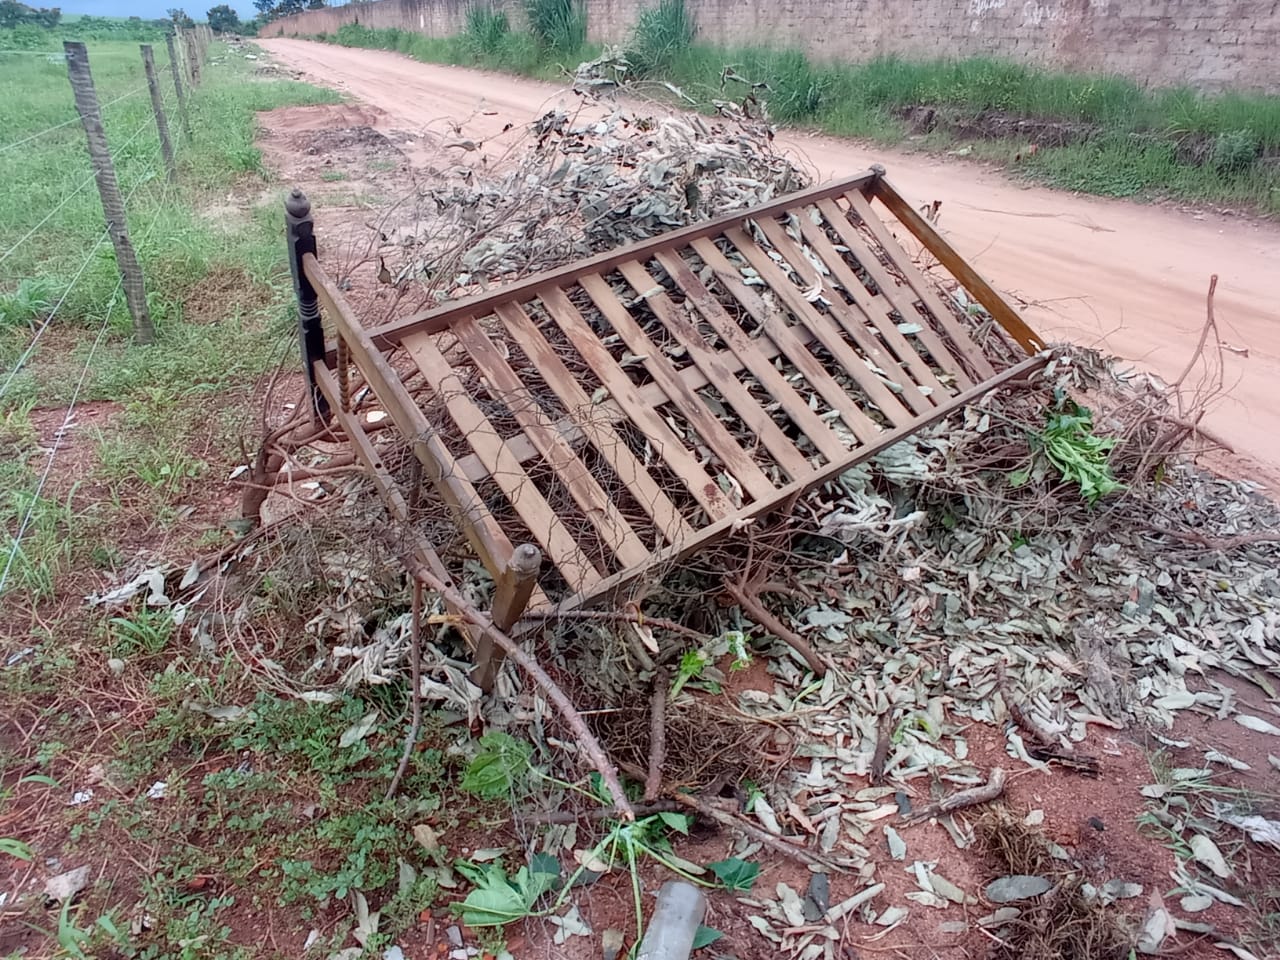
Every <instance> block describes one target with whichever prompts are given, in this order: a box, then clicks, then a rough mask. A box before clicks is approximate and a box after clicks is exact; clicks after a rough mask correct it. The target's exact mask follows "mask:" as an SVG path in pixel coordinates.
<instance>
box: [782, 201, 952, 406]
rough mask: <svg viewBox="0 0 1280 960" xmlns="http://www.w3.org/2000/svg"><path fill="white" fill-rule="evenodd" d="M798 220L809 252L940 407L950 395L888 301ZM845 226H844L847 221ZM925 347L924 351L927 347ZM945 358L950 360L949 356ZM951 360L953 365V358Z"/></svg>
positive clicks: (814, 228) (812, 226) (816, 230)
mask: <svg viewBox="0 0 1280 960" xmlns="http://www.w3.org/2000/svg"><path fill="white" fill-rule="evenodd" d="M815 209H816V208H815ZM797 219H798V220H799V221H800V232H801V234H802V235H803V236H804V238H805V239H806V240H808V241H809V246H810V248H811V249H812V250H813V252H814V253H815V254H816V255H817V256H818V257H819V258H820V259H821V260H822V262H823V263H825V264H826V265H827V268H828V269H829V270H830V271H831V272H832V273H833V274H834V275H835V277H836V279H837V280H839V281H840V286H841V287H843V288H844V290H845V292H846V293H847V294H848V295H849V296H850V297H852V298H853V301H854V303H856V304H857V305H858V308H859V309H860V310H861V311H862V312H863V314H864V315H865V316H866V318H867V321H868V322H869V323H870V324H871V325H872V326H873V327H875V329H876V330H878V331H879V333H880V339H881V340H883V341H884V343H885V345H886V346H888V347H889V349H890V350H892V351H893V353H894V354H895V355H896V356H897V358H898V362H899V363H902V364H905V365H906V367H907V368H908V369H909V370H910V371H911V375H912V376H913V377H914V378H915V381H916V383H918V384H920V385H921V386H922V387H928V388H929V393H928V395H927V399H928V400H930V401H931V405H934V406H936V405H937V404H939V403H942V401H943V400H945V399H946V398H947V397H948V396H949V395H950V394H951V393H952V391H951V390H949V389H948V388H947V387H945V386H944V385H943V384H942V381H940V380H939V379H938V377H937V375H936V374H935V373H934V372H933V368H932V367H930V366H929V363H928V361H926V360H925V358H924V357H922V356H920V354H919V352H918V351H917V350H916V349H915V347H914V346H913V345H912V344H911V342H910V341H909V340H908V339H907V337H906V335H905V334H903V333H902V331H900V330H899V329H898V325H897V324H896V323H894V322H893V318H892V317H890V316H889V311H888V309H886V306H887V304H888V301H887V300H885V298H884V297H873V296H872V295H871V291H869V290H868V289H867V288H866V287H865V286H863V285H862V281H861V280H860V279H859V278H858V275H857V274H856V273H854V272H853V268H852V267H851V266H849V262H848V261H847V260H845V258H844V257H843V256H841V254H840V251H839V250H837V249H836V247H835V244H834V243H832V242H831V238H830V237H828V236H827V233H826V231H825V230H823V229H822V227H820V226H818V225H817V224H816V223H814V222H813V221H812V220H810V219H809V217H807V216H805V215H804V214H801V215H800V216H799V217H798V218H797ZM841 219H843V218H841ZM845 222H846V223H847V222H848V221H845ZM922 342H923V341H922ZM925 346H926V347H927V344H926V345H925ZM948 356H949V357H950V354H948ZM951 359H952V362H953V363H954V362H955V361H954V358H951ZM939 366H940V367H942V369H943V370H946V369H947V367H946V365H945V364H941V363H940V364H939Z"/></svg>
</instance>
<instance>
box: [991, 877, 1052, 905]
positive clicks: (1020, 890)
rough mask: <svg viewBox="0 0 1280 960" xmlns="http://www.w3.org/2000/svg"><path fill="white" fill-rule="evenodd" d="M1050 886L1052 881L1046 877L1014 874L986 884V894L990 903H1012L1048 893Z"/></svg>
mask: <svg viewBox="0 0 1280 960" xmlns="http://www.w3.org/2000/svg"><path fill="white" fill-rule="evenodd" d="M1052 886H1053V881H1051V880H1049V879H1048V878H1047V877H1036V876H1031V875H1028V874H1014V875H1012V876H1008V877H1000V878H999V879H998V880H993V881H991V883H989V884H987V888H986V895H987V899H988V900H990V901H991V902H992V903H1013V902H1015V901H1018V900H1030V899H1031V898H1032V897H1039V896H1041V895H1043V894H1045V893H1048V892H1049V889H1050V888H1051V887H1052Z"/></svg>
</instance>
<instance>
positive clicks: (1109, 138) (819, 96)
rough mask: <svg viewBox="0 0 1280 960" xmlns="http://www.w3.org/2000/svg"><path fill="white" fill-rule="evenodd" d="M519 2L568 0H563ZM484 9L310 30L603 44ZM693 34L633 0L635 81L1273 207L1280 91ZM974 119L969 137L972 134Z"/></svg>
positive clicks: (1066, 184)
mask: <svg viewBox="0 0 1280 960" xmlns="http://www.w3.org/2000/svg"><path fill="white" fill-rule="evenodd" d="M530 6H531V8H532V7H538V8H539V9H541V7H543V6H546V7H548V8H552V7H554V8H555V10H556V11H559V12H560V13H561V14H563V12H564V10H568V9H571V5H570V3H569V0H531V3H530ZM550 12H551V11H549V13H548V19H550ZM495 16H497V15H488V14H486V15H484V16H481V15H478V14H477V15H473V16H472V18H471V19H469V21H468V28H467V31H466V32H465V33H464V34H462V35H460V36H457V37H424V36H421V35H419V34H415V33H412V32H409V31H403V30H373V29H370V28H367V27H362V26H358V25H349V26H344V27H342V28H341V29H340V30H339V31H338V32H337V33H336V34H334V35H333V36H321V37H319V38H317V39H321V40H327V41H330V42H335V43H339V44H343V45H345V46H355V47H366V48H372V49H382V50H394V51H397V52H400V53H404V54H407V55H409V56H412V57H414V58H416V59H418V60H423V61H427V62H433V63H447V64H455V65H468V66H479V67H483V68H487V69H492V70H500V71H504V72H508V73H515V74H520V75H524V76H529V77H535V78H539V79H553V78H557V77H563V76H565V75H566V73H572V70H573V67H574V66H575V65H576V64H577V63H578V62H580V61H583V60H589V59H593V58H594V57H596V56H598V55H599V54H600V46H599V45H598V44H596V45H593V44H589V43H582V44H579V45H577V46H574V45H572V44H571V43H569V42H567V41H565V40H560V41H558V42H551V41H548V40H547V39H545V38H544V37H542V36H540V34H539V33H538V32H536V31H530V32H522V31H516V30H512V29H510V28H509V25H508V28H507V29H503V30H498V29H496V27H495V23H494V19H493V18H494V17H495ZM504 22H505V21H504ZM534 22H536V23H541V22H542V21H541V20H539V21H534ZM538 29H539V30H543V28H541V27H539V28H538ZM696 31H697V25H696V23H695V22H693V20H692V18H691V16H690V14H689V13H688V11H687V9H686V8H685V5H684V4H683V2H681V0H659V2H658V3H657V4H656V5H653V6H649V7H646V8H645V9H644V10H642V11H641V12H640V15H639V19H638V22H637V25H636V27H635V29H634V32H633V35H632V37H631V38H630V40H629V41H628V43H627V44H626V45H625V52H626V55H627V57H628V60H629V62H630V64H631V70H632V76H633V77H634V78H637V79H641V80H643V81H652V83H651V84H647V86H649V87H651V88H652V92H653V93H654V94H655V95H657V96H659V97H669V96H670V93H669V92H668V91H667V90H666V88H665V87H664V86H663V84H665V83H671V84H673V85H675V86H676V87H678V88H679V89H680V90H682V91H683V92H684V93H685V94H687V95H688V96H689V97H691V98H693V99H694V100H695V101H697V102H698V103H699V104H704V105H710V104H711V103H712V101H714V100H716V99H732V100H743V99H745V98H747V97H749V96H754V97H757V98H759V99H760V100H763V101H765V102H766V103H767V104H768V108H769V113H770V116H772V117H773V118H774V119H775V120H777V121H778V122H780V123H783V124H790V125H799V126H805V127H810V128H814V129H817V130H820V131H823V132H825V133H830V134H834V135H837V136H848V137H855V138H862V139H869V140H873V141H876V142H878V143H884V144H904V145H907V146H909V147H914V148H917V149H924V150H932V151H942V150H950V149H953V148H954V147H955V146H956V144H957V143H961V142H967V143H970V144H971V146H972V147H973V149H972V150H971V151H970V153H971V154H972V155H974V156H975V158H979V157H980V158H982V159H986V160H988V161H989V162H997V163H999V164H1000V165H1002V166H1004V167H1006V168H1007V169H1009V171H1010V173H1011V174H1013V175H1014V176H1019V177H1024V178H1026V179H1030V180H1036V181H1039V182H1043V183H1047V184H1050V185H1052V186H1055V187H1058V188H1061V189H1066V190H1077V191H1081V192H1085V193H1092V194H1097V195H1100V196H1112V197H1136V198H1142V199H1154V198H1160V197H1168V198H1172V199H1178V200H1187V201H1193V202H1209V203H1225V204H1231V205H1234V206H1241V207H1247V208H1250V209H1253V210H1255V211H1257V212H1259V213H1262V214H1264V215H1271V216H1274V215H1277V214H1280V97H1276V96H1264V95H1253V94H1245V93H1225V94H1219V95H1204V94H1200V93H1197V92H1195V91H1193V90H1189V89H1166V90H1147V89H1144V88H1142V87H1140V86H1138V85H1137V84H1135V83H1134V82H1133V81H1131V80H1129V79H1127V78H1124V77H1119V76H1110V75H1099V74H1073V73H1067V72H1056V71H1054V72H1051V71H1044V70H1039V69H1036V68H1033V67H1028V66H1023V65H1019V64H1014V63H1009V62H1004V61H1000V60H995V59H990V58H972V59H966V60H959V61H955V60H933V61H908V60H904V59H901V58H898V57H882V58H877V59H874V60H870V61H867V62H864V63H857V64H838V65H825V64H818V63H814V62H812V61H810V60H809V59H808V58H807V57H806V56H805V55H804V54H803V53H801V52H799V51H797V50H785V49H773V48H769V47H764V46H762V47H757V48H737V49H728V50H726V49H722V48H718V47H714V46H710V45H708V44H705V43H699V42H698V41H697V37H696ZM544 32H545V31H544ZM562 33H564V32H563V31H562ZM565 35H566V36H568V35H569V34H567V33H565ZM642 89H644V87H642ZM916 108H927V109H929V110H932V111H935V112H936V116H937V120H936V123H937V124H938V126H937V127H936V129H933V130H932V131H931V132H920V131H919V130H917V129H914V128H913V125H912V122H911V118H910V114H911V112H912V111H913V110H914V109H916ZM1019 120H1030V121H1036V122H1037V123H1039V124H1041V125H1043V124H1045V123H1048V124H1059V125H1063V127H1064V128H1067V129H1064V131H1063V132H1062V133H1061V134H1059V135H1058V138H1060V139H1062V140H1064V141H1067V142H1065V144H1064V145H1058V144H1057V143H1056V142H1050V140H1051V139H1054V138H1055V135H1054V133H1053V131H1048V132H1047V133H1048V136H1045V135H1044V134H1042V135H1039V136H1034V137H1031V138H1024V137H1019V136H1016V135H1009V133H1008V130H1009V129H1010V128H1011V127H1016V123H1017V121H1019ZM984 130H985V132H982V133H980V134H977V136H978V139H976V140H975V139H974V136H975V133H974V131H984ZM1033 144H1034V145H1035V147H1036V149H1035V150H1034V151H1028V150H1027V148H1028V147H1030V146H1032V145H1033Z"/></svg>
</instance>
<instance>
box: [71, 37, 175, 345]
mask: <svg viewBox="0 0 1280 960" xmlns="http://www.w3.org/2000/svg"><path fill="white" fill-rule="evenodd" d="M62 49H63V52H64V53H65V54H66V58H67V76H68V77H69V78H70V80H71V92H72V94H73V95H74V96H75V101H76V112H77V113H79V114H80V120H81V122H82V123H83V124H84V133H85V137H86V139H87V140H88V141H89V159H90V161H91V162H92V164H93V176H94V179H95V180H97V181H98V196H99V197H101V198H102V214H103V216H104V217H105V218H106V221H107V233H108V234H109V235H110V236H111V245H112V246H113V247H114V248H115V251H116V265H117V266H118V267H119V268H120V275H121V283H122V285H123V286H124V298H125V302H126V303H127V304H128V305H129V315H130V316H131V317H133V329H134V333H135V335H136V336H137V338H138V342H139V343H151V342H152V341H153V340H154V339H155V328H154V327H152V325H151V314H150V313H149V312H148V310H147V291H146V286H145V285H144V283H143V280H142V267H140V266H139V265H138V255H137V254H136V253H135V252H134V250H133V244H132V243H130V241H129V222H128V221H127V220H126V219H125V212H124V200H123V199H122V198H121V196H120V184H119V182H118V181H117V180H116V169H115V167H114V166H113V165H112V163H111V151H110V150H109V149H108V148H107V135H106V132H105V131H104V130H103V129H102V112H101V111H100V110H99V109H98V94H97V91H95V90H94V87H93V75H92V74H91V73H90V72H89V53H88V51H87V50H85V47H84V44H83V43H79V42H76V41H73V40H67V41H64V42H63V44H62Z"/></svg>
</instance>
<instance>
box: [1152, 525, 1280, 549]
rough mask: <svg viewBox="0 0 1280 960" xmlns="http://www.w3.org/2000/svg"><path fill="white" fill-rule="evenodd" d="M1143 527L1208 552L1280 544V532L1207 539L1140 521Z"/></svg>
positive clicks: (1263, 531)
mask: <svg viewBox="0 0 1280 960" xmlns="http://www.w3.org/2000/svg"><path fill="white" fill-rule="evenodd" d="M1137 522H1139V523H1141V524H1142V526H1144V527H1146V528H1147V529H1148V530H1152V531H1154V532H1155V533H1159V534H1162V535H1163V536H1166V537H1173V538H1174V539H1175V540H1185V541H1187V542H1188V543H1194V544H1196V545H1197V546H1201V547H1204V548H1205V549H1206V550H1216V551H1218V552H1222V553H1225V552H1226V551H1228V550H1235V549H1236V548H1237V547H1247V546H1250V545H1252V544H1255V543H1276V542H1280V530H1259V531H1256V532H1254V533H1241V534H1237V535H1236V536H1234V537H1207V536H1205V535H1204V534H1203V533H1197V532H1196V531H1195V530H1171V529H1169V528H1168V527H1162V526H1159V525H1158V524H1154V523H1151V522H1150V521H1149V520H1138V521H1137Z"/></svg>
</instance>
